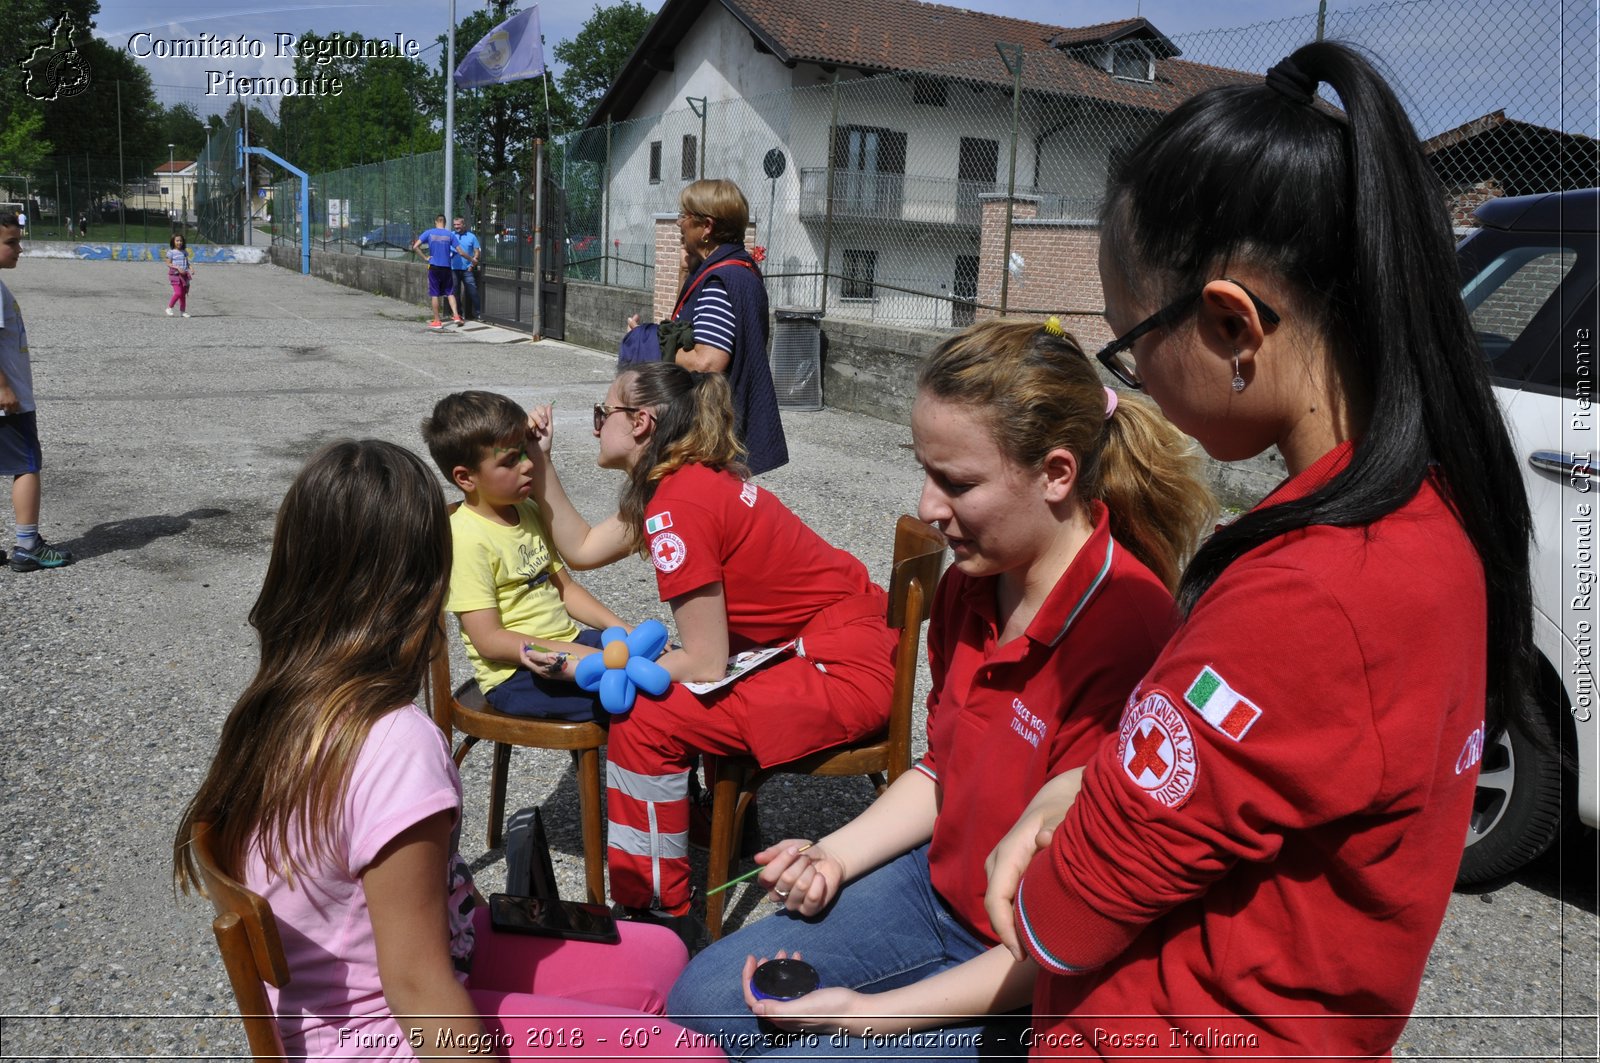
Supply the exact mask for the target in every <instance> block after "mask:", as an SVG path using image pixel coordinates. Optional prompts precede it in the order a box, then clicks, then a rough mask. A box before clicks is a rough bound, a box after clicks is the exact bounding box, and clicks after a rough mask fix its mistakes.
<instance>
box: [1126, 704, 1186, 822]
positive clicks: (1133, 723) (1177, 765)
mask: <svg viewBox="0 0 1600 1063" xmlns="http://www.w3.org/2000/svg"><path fill="white" fill-rule="evenodd" d="M1173 701H1174V699H1173V698H1172V697H1171V696H1170V695H1169V694H1167V693H1166V692H1165V691H1161V690H1154V691H1151V692H1150V693H1149V694H1147V695H1145V697H1144V700H1142V701H1140V702H1139V703H1138V704H1137V705H1134V706H1132V707H1130V708H1129V709H1128V711H1127V713H1126V714H1125V715H1124V716H1123V718H1122V727H1121V730H1120V731H1119V732H1118V734H1117V759H1118V760H1120V761H1121V762H1122V770H1123V773H1124V774H1126V775H1127V776H1128V779H1129V780H1130V781H1131V782H1132V783H1133V784H1134V785H1135V786H1137V787H1139V789H1141V790H1143V791H1144V792H1145V793H1147V794H1149V795H1150V796H1151V797H1153V798H1155V799H1156V800H1157V801H1160V802H1161V803H1162V804H1164V805H1166V806H1167V807H1168V808H1179V807H1181V806H1182V805H1183V803H1184V802H1186V801H1188V800H1189V795H1190V794H1192V793H1193V792H1194V783H1195V778H1196V776H1197V775H1198V774H1199V770H1200V764H1199V762H1198V761H1197V760H1196V759H1195V745H1194V736H1193V735H1191V734H1190V733H1189V724H1188V721H1187V720H1186V719H1185V718H1184V714H1183V712H1182V711H1181V710H1179V709H1178V707H1177V706H1176V705H1174V704H1173Z"/></svg>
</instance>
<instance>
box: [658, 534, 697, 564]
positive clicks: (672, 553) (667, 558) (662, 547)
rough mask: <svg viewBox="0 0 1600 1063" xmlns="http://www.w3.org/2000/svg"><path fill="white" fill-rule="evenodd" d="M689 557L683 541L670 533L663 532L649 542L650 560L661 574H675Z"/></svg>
mask: <svg viewBox="0 0 1600 1063" xmlns="http://www.w3.org/2000/svg"><path fill="white" fill-rule="evenodd" d="M688 556H689V548H688V547H687V546H685V545H683V540H682V539H680V538H678V537H677V536H676V535H674V534H672V533H671V532H663V533H662V534H660V535H658V536H656V537H655V538H654V539H651V540H650V560H651V561H653V562H655V566H656V568H658V569H660V570H661V571H662V572H675V571H677V569H678V568H679V567H680V566H682V564H683V562H684V561H685V559H687V558H688Z"/></svg>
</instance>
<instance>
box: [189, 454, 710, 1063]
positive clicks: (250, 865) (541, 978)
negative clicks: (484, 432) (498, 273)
mask: <svg viewBox="0 0 1600 1063" xmlns="http://www.w3.org/2000/svg"><path fill="white" fill-rule="evenodd" d="M332 542H351V543H359V544H361V548H360V549H352V550H328V549H326V548H325V544H327V543H332ZM449 570H450V531H449V522H448V518H447V517H446V514H445V508H444V498H443V495H442V494H441V493H440V490H439V487H438V484H437V482H436V480H435V478H434V476H433V474H432V473H431V472H430V471H429V470H428V469H427V467H426V466H425V465H424V464H423V463H422V462H421V460H419V459H418V458H417V457H416V456H415V455H413V454H411V452H409V451H407V450H405V449H403V448H401V447H398V446H395V445H393V444H390V443H384V442H379V441H376V440H362V441H359V442H349V441H347V442H341V443H335V444H333V445H331V446H329V447H327V448H325V449H324V450H322V451H321V452H320V453H318V454H317V455H316V456H315V457H313V458H312V459H311V461H310V462H309V463H308V464H307V465H306V467H305V469H303V470H302V471H301V473H300V475H299V476H298V477H296V479H295V482H294V484H293V485H292V486H291V487H290V488H289V493H288V495H287V497H285V499H284V502H283V505H282V507H281V508H280V510H279V512H278V523H277V528H276V530H275V533H274V535H273V542H272V555H271V558H270V560H269V562H268V566H267V575H266V580H265V582H264V584H263V586H262V589H261V594H260V596H259V597H258V598H257V599H256V604H255V608H254V609H253V610H252V611H251V614H250V622H251V624H252V625H254V627H255V628H256V629H257V631H258V632H259V633H260V637H261V663H260V666H259V667H258V669H257V671H256V675H255V678H254V679H253V680H252V681H251V683H250V685H249V686H248V687H247V688H246V689H245V692H244V694H243V695H242V696H241V697H240V698H239V701H238V703H237V704H236V705H235V706H234V708H233V711H232V712H231V713H230V714H229V716H228V719H227V720H226V722H225V723H224V724H223V728H222V737H221V740H220V741H219V743H218V750H217V755H216V757H215V759H214V760H213V761H212V764H211V769H210V771H209V773H208V774H207V776H206V779H205V782H204V783H202V785H201V787H200V791H199V793H197V794H196V795H195V797H194V799H193V801H191V802H190V804H189V807H188V810H187V811H186V812H185V814H184V817H183V822H182V823H181V824H180V825H179V829H178V835H177V839H176V842H175V844H174V876H175V878H176V881H177V883H178V885H179V886H180V887H182V888H183V889H185V890H189V889H191V888H199V887H200V884H201V880H200V875H199V871H198V868H197V867H196V865H195V862H194V859H193V857H192V855H191V853H190V852H189V849H188V840H189V837H190V834H191V831H192V829H193V827H194V825H195V824H196V823H197V822H199V821H209V822H210V823H212V824H213V828H212V829H213V831H214V838H215V839H216V848H217V856H218V859H219V861H220V862H221V863H222V865H223V867H224V868H225V869H227V870H228V871H229V872H230V873H231V874H233V875H234V876H235V877H236V878H239V879H240V880H242V881H243V882H244V883H245V884H246V885H247V886H248V887H249V888H250V889H251V890H254V891H255V892H257V893H259V894H261V896H263V897H264V898H265V899H266V900H267V902H268V904H269V905H270V906H271V908H272V912H273V916H274V918H275V920H276V922H277V924H278V930H279V933H280V936H281V938H282V941H283V947H284V954H285V957H286V958H287V960H288V964H289V982H288V984H287V985H285V986H284V987H282V988H281V989H277V990H273V989H271V988H270V987H269V989H268V992H269V995H270V999H271V1000H272V1003H273V1009H274V1012H275V1013H276V1015H277V1019H278V1025H279V1029H280V1030H281V1032H282V1034H283V1039H284V1047H285V1050H286V1052H287V1053H288V1055H289V1056H290V1058H296V1059H310V1058H317V1059H325V1058H340V1057H351V1058H355V1057H359V1058H363V1059H407V1058H411V1057H412V1055H413V1054H416V1055H429V1056H449V1055H460V1056H462V1057H470V1058H476V1059H484V1058H486V1057H492V1056H493V1055H500V1056H503V1057H507V1058H510V1059H520V1058H533V1057H538V1058H540V1059H550V1058H586V1059H595V1058H609V1057H618V1058H621V1057H626V1056H628V1055H630V1054H634V1053H630V1051H629V1049H628V1048H627V1047H626V1046H627V1045H628V1044H629V1036H633V1035H636V1032H637V1031H638V1030H640V1029H646V1030H650V1031H651V1035H650V1038H649V1040H650V1042H651V1044H650V1047H651V1050H652V1052H654V1053H663V1054H670V1053H672V1051H673V1049H672V1048H671V1047H670V1046H672V1045H673V1044H674V1042H676V1041H678V1040H679V1035H680V1034H682V1033H683V1031H680V1030H678V1029H677V1028H676V1027H672V1026H671V1024H670V1023H666V1022H665V1021H663V1020H661V1019H658V1018H655V1016H657V1015H659V1014H660V1013H661V1011H662V1008H663V1005H664V1003H665V1000H666V994H667V991H668V989H669V988H670V987H671V985H672V981H673V978H674V977H675V976H676V975H677V973H678V972H679V971H680V970H681V969H682V967H683V964H684V962H685V959H686V956H685V953H684V949H683V946H682V944H681V943H680V942H679V941H678V940H677V939H676V938H675V937H674V936H673V935H672V934H671V933H670V932H668V931H666V930H663V929H661V928H659V927H652V926H644V925H633V924H630V925H627V926H624V927H622V928H621V933H622V940H621V943H620V944H617V945H600V944H591V943H582V942H573V941H558V940H554V939H546V938H532V937H522V936H518V935H501V934H498V933H496V932H495V931H494V930H493V929H492V928H491V927H490V925H489V922H488V920H487V919H486V918H485V917H484V915H485V910H484V909H482V908H481V907H479V905H480V903H481V902H480V899H479V898H478V894H477V891H476V890H475V889H474V888H473V885H472V876H471V873H470V871H469V869H468V867H467V865H466V863H465V862H464V861H463V860H462V859H461V857H460V855H459V854H458V853H457V851H456V843H457V835H458V832H459V828H460V819H461V783H460V779H459V778H458V776H457V774H456V770H455V765H454V763H453V762H452V761H451V759H450V752H449V748H448V746H447V744H446V741H445V737H444V735H442V734H441V733H440V731H439V729H438V728H437V727H436V726H434V724H433V722H432V721H431V720H430V719H429V718H428V717H427V716H426V715H425V714H424V713H423V712H422V711H421V710H420V709H418V708H417V707H416V706H415V705H413V704H411V700H412V698H413V697H414V695H415V692H416V691H417V690H418V689H419V688H420V687H421V686H422V684H423V680H424V679H425V677H426V674H427V671H428V664H429V661H430V660H431V659H432V657H433V655H434V653H435V652H438V651H441V650H442V647H441V646H440V645H439V639H440V638H441V634H440V632H441V628H440V627H439V615H440V610H441V608H442V607H443V604H444V597H445V592H446V589H447V588H448V584H449V575H450V571H449ZM657 1028H659V1029H660V1030H661V1031H663V1032H660V1033H657V1032H655V1031H656V1029H657ZM625 1035H627V1036H625ZM683 1040H684V1041H685V1042H688V1041H691V1040H692V1039H691V1038H689V1037H688V1035H687V1034H683ZM619 1046H621V1047H619ZM486 1049H487V1051H486ZM681 1054H685V1055H702V1056H710V1057H712V1058H721V1056H720V1054H719V1053H716V1052H714V1051H707V1050H703V1049H701V1050H689V1051H681Z"/></svg>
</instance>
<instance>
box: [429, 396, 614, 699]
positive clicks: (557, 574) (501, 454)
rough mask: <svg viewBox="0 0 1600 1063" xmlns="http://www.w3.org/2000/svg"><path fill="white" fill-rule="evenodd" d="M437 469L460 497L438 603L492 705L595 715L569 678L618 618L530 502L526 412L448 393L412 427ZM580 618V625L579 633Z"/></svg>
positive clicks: (495, 400) (500, 399)
mask: <svg viewBox="0 0 1600 1063" xmlns="http://www.w3.org/2000/svg"><path fill="white" fill-rule="evenodd" d="M422 437H423V439H424V440H425V441H426V442H427V444H428V451H429V453H431V454H432V455H433V460H434V462H435V464H437V465H438V466H439V471H440V472H442V473H444V475H445V477H446V478H447V479H449V480H450V482H451V483H453V484H455V485H456V486H457V487H459V488H460V489H461V492H462V494H464V495H465V496H466V500H465V501H463V502H462V503H461V505H460V507H459V508H457V510H456V511H455V513H454V514H453V515H452V516H451V518H450V526H451V529H452V531H453V532H454V541H455V547H454V552H455V563H454V566H453V568H452V569H451V575H450V598H449V601H448V602H447V603H446V608H448V609H449V610H450V611H451V612H453V613H455V614H456V617H457V619H459V620H460V622H461V638H462V641H464V642H465V643H466V646H467V656H468V657H469V658H470V659H471V661H472V667H473V670H474V671H475V672H476V674H477V678H478V688H479V689H480V690H482V691H483V693H484V696H485V698H487V700H488V702H489V704H490V706H491V707H493V708H495V709H497V710H498V711H500V712H504V713H508V714H510V715H512V716H540V717H545V718H548V719H561V720H591V719H593V720H597V721H602V722H603V721H605V720H606V719H607V717H606V716H605V714H604V713H601V712H598V710H597V708H596V706H597V705H598V701H597V698H596V695H595V694H593V693H591V692H589V691H586V690H582V689H580V688H579V687H578V686H577V685H576V684H575V683H573V682H572V676H573V674H574V673H575V671H576V670H577V666H578V661H579V660H581V659H583V658H584V657H586V656H588V655H589V654H590V653H593V652H594V651H596V650H598V649H599V648H600V630H597V629H604V628H607V627H612V626H614V625H621V624H622V621H621V620H620V619H618V617H617V615H616V614H615V613H613V612H612V611H611V610H610V609H607V608H606V607H605V606H604V605H602V604H601V603H600V602H599V601H598V600H597V599H596V598H595V596H594V595H592V594H590V593H589V592H588V591H587V590H585V589H584V587H583V586H582V585H581V584H579V583H578V581H577V580H575V579H573V578H572V574H571V573H570V572H568V571H567V570H566V567H565V566H564V565H563V564H562V561H561V556H560V555H559V554H558V553H556V552H555V551H554V550H553V549H552V548H551V546H550V542H549V536H548V534H547V532H546V530H545V526H544V521H543V520H542V519H541V517H540V514H539V506H538V503H537V502H535V501H532V500H530V498H529V497H528V496H529V492H530V491H531V489H532V486H533V476H532V469H533V466H532V463H531V462H530V461H529V460H528V454H527V451H526V449H525V447H526V443H527V438H528V428H527V414H526V413H524V412H523V410H522V407H520V406H518V405H517V404H516V403H515V402H512V401H511V400H510V399H508V398H506V397H505V396H504V395H496V394H494V393H492V392H488V391H462V392H458V393H457V394H454V395H447V396H445V397H444V398H443V399H440V400H439V404H438V405H437V406H435V407H434V408H433V416H432V417H430V418H428V419H427V420H425V421H423V422H422ZM579 622H581V623H583V624H587V625H588V628H580V627H579Z"/></svg>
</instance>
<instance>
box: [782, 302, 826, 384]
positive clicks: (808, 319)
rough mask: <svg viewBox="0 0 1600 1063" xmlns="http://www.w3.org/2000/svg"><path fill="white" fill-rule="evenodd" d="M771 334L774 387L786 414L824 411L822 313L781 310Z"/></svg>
mask: <svg viewBox="0 0 1600 1063" xmlns="http://www.w3.org/2000/svg"><path fill="white" fill-rule="evenodd" d="M774 316H775V317H776V318H777V323H776V325H775V326H774V327H773V330H772V386H773V388H774V389H775V390H776V391H777V393H778V405H779V406H780V407H782V408H783V409H786V410H820V409H822V311H821V310H809V309H805V308H802V307H794V306H780V307H778V309H777V311H776V313H775V315H774Z"/></svg>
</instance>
